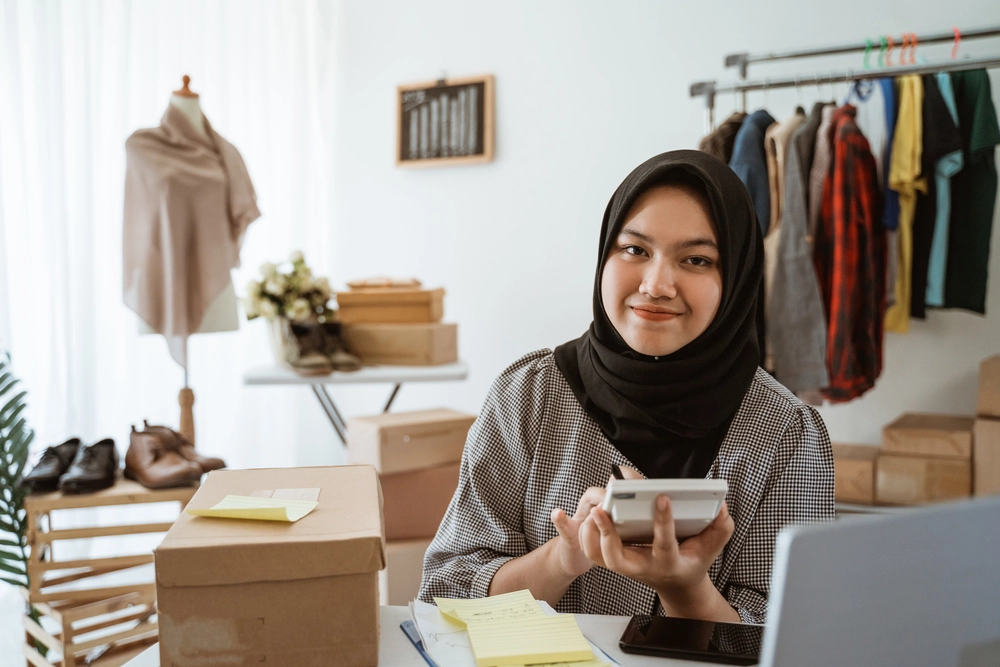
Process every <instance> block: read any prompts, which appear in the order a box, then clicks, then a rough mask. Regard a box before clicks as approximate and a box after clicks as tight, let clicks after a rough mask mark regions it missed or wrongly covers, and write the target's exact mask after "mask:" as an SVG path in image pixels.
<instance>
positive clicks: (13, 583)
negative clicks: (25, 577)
mask: <svg viewBox="0 0 1000 667" xmlns="http://www.w3.org/2000/svg"><path fill="white" fill-rule="evenodd" d="M0 581H6V582H7V583H8V584H10V585H11V586H25V587H26V586H27V585H28V582H27V581H14V580H13V579H8V578H7V577H0Z"/></svg>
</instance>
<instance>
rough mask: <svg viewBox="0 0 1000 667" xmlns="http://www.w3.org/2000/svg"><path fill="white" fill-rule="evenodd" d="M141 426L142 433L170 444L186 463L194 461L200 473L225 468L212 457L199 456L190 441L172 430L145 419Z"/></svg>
mask: <svg viewBox="0 0 1000 667" xmlns="http://www.w3.org/2000/svg"><path fill="white" fill-rule="evenodd" d="M142 425H143V427H144V429H143V432H144V433H154V434H156V435H157V436H158V437H160V438H162V439H163V441H164V442H165V443H170V444H169V445H168V446H170V447H173V448H175V449H176V450H177V452H178V453H179V454H180V455H181V456H183V457H184V458H185V459H187V460H188V461H194V462H195V463H197V464H198V465H199V466H201V471H202V472H211V471H213V470H218V469H220V468H225V467H226V462H225V461H223V460H222V459H220V458H216V457H214V456H202V455H201V454H199V453H198V452H197V451H196V450H195V448H194V444H192V443H191V441H190V440H188V439H187V438H185V437H184V436H183V435H181V434H180V433H178V432H177V431H175V430H173V429H172V428H169V427H167V426H158V425H156V424H150V423H149V422H148V421H146V420H145V419H143V420H142Z"/></svg>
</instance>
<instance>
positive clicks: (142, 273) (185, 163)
mask: <svg viewBox="0 0 1000 667" xmlns="http://www.w3.org/2000/svg"><path fill="white" fill-rule="evenodd" d="M205 129H206V130H207V131H208V136H209V139H208V140H206V139H205V138H203V137H201V136H200V135H199V134H198V133H197V132H196V131H195V129H194V127H192V126H191V122H190V121H189V120H188V119H187V117H185V116H184V114H183V113H181V112H180V111H178V110H177V109H175V108H174V107H173V106H171V107H168V108H167V112H166V113H165V114H163V118H162V120H161V121H160V126H159V127H155V128H149V129H143V130H137V131H136V132H135V133H134V134H133V135H132V136H131V137H129V138H128V141H126V142H125V152H126V158H127V160H126V168H125V215H124V227H123V230H122V241H123V244H122V245H123V250H124V252H123V258H124V273H123V277H122V278H123V280H122V282H123V290H124V298H125V305H127V306H128V307H129V308H131V309H132V310H134V311H135V312H136V313H137V314H138V315H139V317H141V318H142V319H143V320H144V321H145V322H146V323H147V324H148V325H149V326H150V328H152V329H153V330H154V331H156V332H158V333H161V334H163V336H164V337H165V338H166V340H167V345H168V347H169V348H170V355H171V356H172V357H173V358H174V359H175V360H176V361H177V363H179V364H180V365H181V366H184V367H185V368H186V367H187V354H186V345H185V343H186V340H187V337H188V336H189V335H190V334H192V333H194V332H195V331H197V330H198V327H199V326H201V322H202V320H203V318H204V317H205V313H206V311H207V310H208V308H209V306H211V305H212V303H213V302H214V301H215V299H216V298H217V297H218V296H219V295H220V294H221V293H222V291H223V290H224V289H225V288H226V286H227V285H228V284H231V278H230V275H229V271H230V269H233V268H235V267H237V266H239V264H240V245H241V243H242V241H243V234H244V232H246V228H247V226H248V225H249V224H250V223H251V222H253V221H254V220H256V219H257V218H258V217H260V211H259V210H258V209H257V204H256V194H255V193H254V189H253V184H252V183H251V182H250V175H249V174H248V173H247V169H246V165H244V164H243V158H241V157H240V154H239V151H237V150H236V148H235V147H234V146H233V145H232V144H230V143H229V142H228V141H226V140H225V139H223V138H222V137H221V136H219V134H218V133H216V132H215V130H213V129H212V126H211V125H210V124H209V122H208V120H207V119H206V120H205Z"/></svg>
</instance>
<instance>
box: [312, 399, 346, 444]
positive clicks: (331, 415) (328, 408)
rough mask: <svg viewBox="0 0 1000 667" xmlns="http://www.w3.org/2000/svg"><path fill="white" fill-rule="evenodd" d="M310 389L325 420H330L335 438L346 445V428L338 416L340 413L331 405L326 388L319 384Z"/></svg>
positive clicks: (331, 400)
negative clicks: (323, 413)
mask: <svg viewBox="0 0 1000 667" xmlns="http://www.w3.org/2000/svg"><path fill="white" fill-rule="evenodd" d="M309 386H310V387H312V390H313V393H314V394H316V398H317V399H318V400H319V404H320V406H321V407H322V408H323V412H325V413H326V418H327V419H329V420H330V423H331V424H332V425H333V430H334V431H336V432H337V437H338V438H340V442H341V444H343V445H345V446H346V445H347V433H346V431H347V427H346V425H345V424H344V418H343V417H341V416H340V411H338V410H337V406H336V405H334V403H333V398H331V397H330V394H329V393H327V391H326V387H324V386H323V385H321V384H312V385H309Z"/></svg>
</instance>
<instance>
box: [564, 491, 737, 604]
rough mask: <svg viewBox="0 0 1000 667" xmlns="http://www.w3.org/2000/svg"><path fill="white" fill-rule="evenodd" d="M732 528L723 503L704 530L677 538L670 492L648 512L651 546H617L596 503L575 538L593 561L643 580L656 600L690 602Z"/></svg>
mask: <svg viewBox="0 0 1000 667" xmlns="http://www.w3.org/2000/svg"><path fill="white" fill-rule="evenodd" d="M733 529H734V523H733V519H732V517H730V516H729V510H728V508H727V507H726V504H725V503H723V504H722V509H721V510H720V511H719V514H718V516H716V517H715V520H714V521H712V523H710V524H709V525H708V526H707V527H706V528H705V530H703V531H701V532H700V533H699V534H697V535H695V536H693V537H689V538H688V539H686V540H684V541H683V542H681V543H680V544H678V543H677V537H676V535H675V533H674V517H673V513H672V512H671V508H670V498H668V497H667V496H665V495H661V496H658V497H657V499H656V511H655V512H654V515H653V547H652V548H649V547H626V546H623V545H622V540H621V537H619V535H618V531H617V530H616V529H615V526H614V523H613V522H612V521H611V517H609V516H608V514H607V512H605V511H604V510H603V509H601V508H600V507H594V508H593V509H591V511H590V516H588V517H587V519H586V521H584V523H583V527H582V528H581V530H580V542H581V545H582V548H583V552H584V554H585V555H586V557H587V558H588V559H590V560H591V561H593V562H594V563H596V564H597V565H600V566H602V567H606V568H607V569H609V570H612V571H613V572H618V573H619V574H623V575H625V576H627V577H630V578H632V579H635V580H636V581H640V582H642V583H644V584H646V585H647V586H649V587H650V588H652V589H653V590H655V591H656V592H657V593H658V594H659V595H660V598H661V600H670V599H675V600H678V601H679V602H681V603H682V605H684V606H690V604H691V603H696V602H697V600H695V599H694V598H696V597H698V596H700V595H701V593H702V591H704V590H706V588H705V582H706V581H707V580H708V569H709V568H710V567H711V566H712V563H714V562H715V559H716V558H718V556H719V554H720V553H722V549H723V548H724V547H725V546H726V543H727V542H728V541H729V538H730V537H732V534H733ZM709 583H710V582H709ZM712 590H713V591H714V590H715V589H714V587H712ZM716 595H718V593H716ZM666 606H667V605H666V604H665V605H664V607H666ZM734 613H735V612H734Z"/></svg>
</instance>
